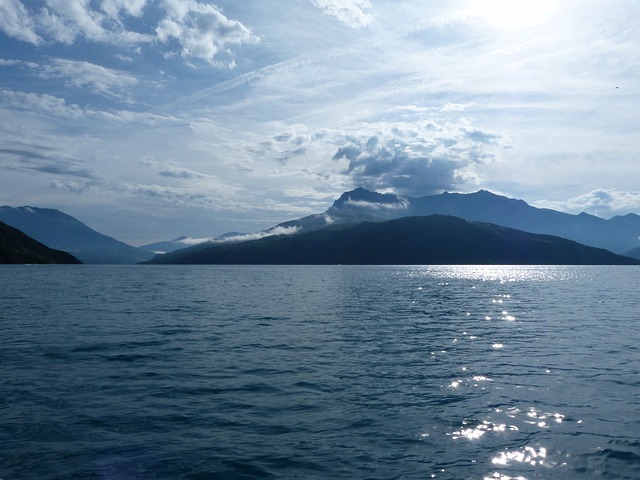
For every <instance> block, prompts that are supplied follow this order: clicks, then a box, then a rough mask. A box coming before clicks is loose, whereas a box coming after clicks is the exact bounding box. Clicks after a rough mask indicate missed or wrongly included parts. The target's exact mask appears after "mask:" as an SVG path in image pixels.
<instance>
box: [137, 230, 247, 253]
mask: <svg viewBox="0 0 640 480" xmlns="http://www.w3.org/2000/svg"><path fill="white" fill-rule="evenodd" d="M243 235H246V234H244V233H239V232H227V233H224V234H222V235H220V236H219V237H215V238H214V237H212V238H191V237H185V236H181V237H178V238H174V239H173V240H166V241H164V242H155V243H149V244H148V245H141V246H140V247H139V248H142V249H144V250H148V251H149V252H152V253H154V254H159V253H169V252H174V251H176V250H180V249H182V248H187V247H191V246H193V245H199V244H201V243H207V242H225V241H229V240H232V239H233V238H235V237H242V236H243Z"/></svg>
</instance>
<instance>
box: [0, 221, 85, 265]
mask: <svg viewBox="0 0 640 480" xmlns="http://www.w3.org/2000/svg"><path fill="white" fill-rule="evenodd" d="M7 263H13V264H15V263H18V264H19V263H64V264H78V263H82V262H81V261H80V260H78V259H77V258H75V257H74V256H73V255H70V254H68V253H67V252H61V251H60V250H53V249H51V248H49V247H47V246H46V245H43V244H42V243H40V242H37V241H36V240H34V239H33V238H31V237H29V236H27V235H25V234H24V233H22V232H21V231H20V230H18V229H17V228H13V227H11V226H9V225H7V224H6V223H4V222H0V264H7Z"/></svg>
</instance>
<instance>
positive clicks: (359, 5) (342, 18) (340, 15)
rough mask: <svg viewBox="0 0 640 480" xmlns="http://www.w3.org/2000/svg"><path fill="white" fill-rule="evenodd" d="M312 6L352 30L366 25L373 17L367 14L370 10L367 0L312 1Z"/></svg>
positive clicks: (369, 3)
mask: <svg viewBox="0 0 640 480" xmlns="http://www.w3.org/2000/svg"><path fill="white" fill-rule="evenodd" d="M312 2H313V5H315V6H316V7H317V8H320V9H322V10H324V12H325V14H327V15H330V16H332V17H335V18H337V19H338V21H339V22H340V23H343V24H344V25H347V26H349V27H352V28H360V27H364V26H366V25H368V24H369V23H371V21H372V20H373V15H372V14H370V13H367V10H368V9H370V8H371V2H370V1H369V0H312Z"/></svg>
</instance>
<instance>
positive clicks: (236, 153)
mask: <svg viewBox="0 0 640 480" xmlns="http://www.w3.org/2000/svg"><path fill="white" fill-rule="evenodd" d="M638 24H640V8H639V5H638V2H637V0H579V1H574V0H448V1H441V0H424V1H411V0H385V1H382V0H381V1H378V0H229V1H223V0H211V1H209V0H0V205H10V206H22V205H30V206H36V207H44V208H57V209H60V210H62V211H63V212H65V213H68V214H69V215H72V216H74V217H76V218H77V219H79V220H80V221H82V222H84V223H86V224H87V225H89V226H90V227H91V228H94V229H95V230H98V231H99V232H101V233H104V234H107V235H110V236H113V237H115V238H117V239H119V240H122V241H125V242H127V243H130V244H132V245H141V244H145V243H151V242H154V241H161V240H169V239H172V238H175V237H177V236H179V235H186V236H189V237H193V238H205V237H211V236H217V235H220V234H223V233H225V232H229V231H238V232H257V231H260V230H263V229H266V228H269V227H272V226H274V225H276V224H278V223H280V222H283V221H286V220H291V219H296V218H300V217H303V216H306V215H309V214H313V213H320V212H323V211H324V210H326V209H327V208H328V207H329V206H330V205H331V204H332V202H333V201H334V200H335V199H336V198H338V197H339V196H340V194H341V193H342V192H344V191H347V190H351V189H353V188H356V187H359V186H361V187H364V188H367V189H370V190H376V191H379V192H393V193H396V194H399V195H408V196H422V195H431V194H437V193H440V192H443V191H449V192H462V193H466V192H473V191H477V190H479V189H487V190H490V191H492V192H495V193H498V194H502V195H506V196H509V197H512V198H519V199H523V200H525V201H527V202H528V203H529V204H531V205H534V206H538V207H547V208H554V209H557V210H561V211H565V212H569V213H579V212H581V211H586V212H588V213H591V214H594V215H599V216H602V217H604V218H609V217H611V216H613V215H618V214H626V213H630V212H634V213H640V167H639V165H640V164H639V160H640V158H639V154H640V92H639V89H638V87H640V30H639V29H638V28H637V25H638Z"/></svg>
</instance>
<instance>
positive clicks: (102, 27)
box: [33, 0, 153, 46]
mask: <svg viewBox="0 0 640 480" xmlns="http://www.w3.org/2000/svg"><path fill="white" fill-rule="evenodd" d="M145 5H146V3H145V2H143V1H139V0H132V1H129V2H127V1H125V0H110V1H108V0H105V1H103V2H102V4H101V9H100V10H96V9H94V8H92V6H91V4H90V3H89V2H88V1H87V0H46V7H43V8H41V9H40V10H39V11H38V12H37V13H34V15H33V19H34V21H35V23H36V24H37V25H38V29H39V30H40V31H41V32H42V34H43V35H44V36H45V37H46V38H48V39H50V40H51V41H54V42H60V43H64V44H68V45H69V44H72V43H74V42H75V41H76V39H77V38H78V37H83V38H86V39H88V40H91V41H94V42H100V43H107V44H111V45H120V46H131V45H136V44H140V43H150V42H151V41H152V40H153V38H152V36H151V35H148V34H142V33H138V32H133V31H130V30H127V29H125V28H124V27H123V26H122V23H121V22H120V15H121V13H125V14H127V15H130V16H139V15H141V14H142V11H143V9H144V7H145Z"/></svg>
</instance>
